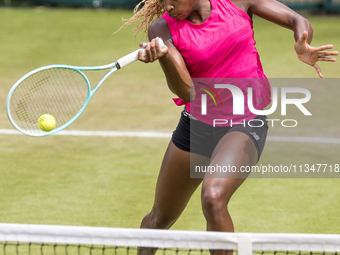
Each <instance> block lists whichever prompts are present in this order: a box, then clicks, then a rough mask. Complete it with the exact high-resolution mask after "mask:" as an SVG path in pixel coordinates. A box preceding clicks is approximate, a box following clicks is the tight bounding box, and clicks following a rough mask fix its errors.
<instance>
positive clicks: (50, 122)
mask: <svg viewBox="0 0 340 255" xmlns="http://www.w3.org/2000/svg"><path fill="white" fill-rule="evenodd" d="M55 124H56V121H55V118H54V117H53V116H52V115H51V114H43V115H41V116H40V117H39V119H38V125H39V128H40V129H41V130H42V131H45V132H48V131H51V130H53V129H54V128H55Z"/></svg>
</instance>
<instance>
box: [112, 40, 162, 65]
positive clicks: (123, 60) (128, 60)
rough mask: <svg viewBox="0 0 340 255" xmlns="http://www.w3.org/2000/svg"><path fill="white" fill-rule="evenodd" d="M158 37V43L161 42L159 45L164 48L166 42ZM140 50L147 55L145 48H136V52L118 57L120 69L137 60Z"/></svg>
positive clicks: (117, 63)
mask: <svg viewBox="0 0 340 255" xmlns="http://www.w3.org/2000/svg"><path fill="white" fill-rule="evenodd" d="M156 39H158V43H159V46H160V47H161V49H162V48H164V47H165V44H164V42H163V40H162V38H159V37H156ZM140 50H142V51H143V53H142V54H143V56H145V49H138V50H135V51H134V52H131V53H130V54H128V55H126V56H124V57H122V58H120V59H118V60H117V62H116V65H117V68H118V69H120V68H123V67H124V66H127V65H128V64H131V63H133V62H135V61H136V60H137V59H138V52H139V51H140Z"/></svg>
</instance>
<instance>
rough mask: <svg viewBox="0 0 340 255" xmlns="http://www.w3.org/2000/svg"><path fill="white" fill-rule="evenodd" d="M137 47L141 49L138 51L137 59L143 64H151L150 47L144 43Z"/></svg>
mask: <svg viewBox="0 0 340 255" xmlns="http://www.w3.org/2000/svg"><path fill="white" fill-rule="evenodd" d="M139 47H141V48H142V49H141V50H139V52H138V59H139V60H140V61H142V62H144V63H149V62H152V61H151V60H150V55H151V54H150V45H149V43H146V42H144V43H143V42H142V43H140V44H139Z"/></svg>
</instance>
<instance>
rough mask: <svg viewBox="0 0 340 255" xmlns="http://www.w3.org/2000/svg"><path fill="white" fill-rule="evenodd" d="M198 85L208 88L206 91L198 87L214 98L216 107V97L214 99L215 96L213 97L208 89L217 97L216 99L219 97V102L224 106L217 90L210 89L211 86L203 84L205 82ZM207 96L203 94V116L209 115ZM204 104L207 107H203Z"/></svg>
mask: <svg viewBox="0 0 340 255" xmlns="http://www.w3.org/2000/svg"><path fill="white" fill-rule="evenodd" d="M197 83H199V84H201V85H203V86H204V87H206V88H207V89H205V88H201V87H198V89H200V90H202V91H204V92H205V93H207V94H208V95H209V96H210V97H211V98H212V100H213V101H214V103H215V106H217V103H216V100H215V97H214V95H213V94H212V93H211V92H210V91H209V90H208V89H210V90H211V91H212V92H213V93H214V94H215V95H216V97H217V99H218V100H219V102H220V104H221V106H223V104H222V100H221V97H220V95H219V94H218V92H217V91H216V89H214V88H213V87H210V86H209V85H207V84H205V83H203V82H197ZM207 94H202V95H201V99H202V108H201V114H202V115H206V114H207ZM203 104H205V105H203Z"/></svg>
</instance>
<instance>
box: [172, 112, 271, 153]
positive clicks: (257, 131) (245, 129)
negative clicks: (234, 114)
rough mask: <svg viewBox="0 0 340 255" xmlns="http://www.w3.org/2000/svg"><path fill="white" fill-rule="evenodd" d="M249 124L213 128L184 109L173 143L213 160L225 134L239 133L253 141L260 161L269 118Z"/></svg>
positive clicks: (259, 118) (261, 118)
mask: <svg viewBox="0 0 340 255" xmlns="http://www.w3.org/2000/svg"><path fill="white" fill-rule="evenodd" d="M256 119H258V121H256ZM248 123H249V122H247V121H245V122H244V123H241V124H238V125H235V126H232V127H230V126H225V127H213V126H211V125H208V124H206V123H203V122H201V121H198V120H195V119H193V118H192V116H190V114H189V113H188V112H187V110H186V109H184V110H183V111H182V115H181V118H180V121H179V123H178V125H177V128H176V129H175V131H174V132H173V134H172V142H173V143H174V144H175V146H176V147H178V148H179V149H181V150H184V151H189V152H193V153H196V154H199V155H203V156H206V157H208V158H211V155H212V153H213V151H214V149H215V147H216V145H217V143H218V142H219V141H220V140H221V139H222V137H223V136H224V135H225V134H227V133H229V132H233V131H239V132H242V133H245V134H246V135H248V136H249V137H250V138H251V139H252V140H253V142H254V144H255V145H256V148H257V152H258V160H259V159H260V156H261V154H262V151H263V148H264V144H265V142H266V138H267V131H268V124H267V117H266V116H257V117H256V118H254V120H253V121H252V123H251V124H250V125H248ZM262 123H263V124H262ZM261 124H262V125H261ZM255 125H256V126H255Z"/></svg>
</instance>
